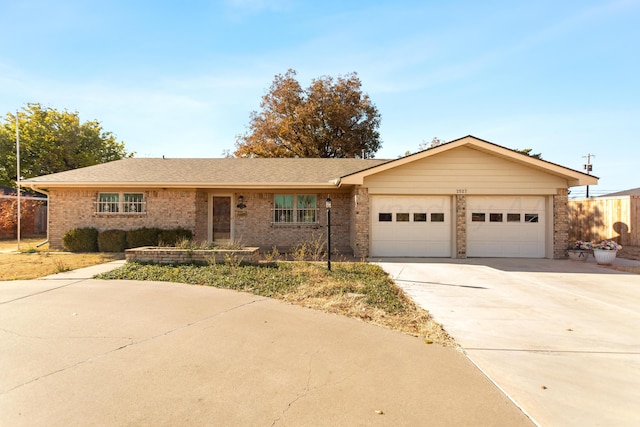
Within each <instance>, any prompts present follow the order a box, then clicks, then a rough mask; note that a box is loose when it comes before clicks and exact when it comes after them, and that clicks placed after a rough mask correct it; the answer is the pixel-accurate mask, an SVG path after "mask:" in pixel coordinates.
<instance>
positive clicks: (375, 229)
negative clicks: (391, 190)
mask: <svg viewBox="0 0 640 427" xmlns="http://www.w3.org/2000/svg"><path fill="white" fill-rule="evenodd" d="M371 221H372V224H371V256H379V257H390V256H396V257H451V255H452V253H451V247H452V244H451V241H452V234H453V231H452V225H451V197H449V196H372V197H371Z"/></svg>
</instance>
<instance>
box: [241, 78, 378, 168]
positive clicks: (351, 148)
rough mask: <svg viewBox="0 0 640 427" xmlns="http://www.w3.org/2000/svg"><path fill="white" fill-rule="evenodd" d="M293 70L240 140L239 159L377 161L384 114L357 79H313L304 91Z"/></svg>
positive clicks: (273, 87) (270, 94) (278, 83)
mask: <svg viewBox="0 0 640 427" xmlns="http://www.w3.org/2000/svg"><path fill="white" fill-rule="evenodd" d="M295 76H296V72H295V71H294V70H289V71H287V73H286V74H285V75H281V74H278V75H276V76H275V79H274V81H273V83H272V85H271V88H270V90H269V92H268V93H267V94H266V95H264V96H263V98H262V102H261V104H260V107H261V108H262V110H261V111H260V112H259V113H258V112H256V111H253V112H252V113H251V119H250V124H249V129H248V131H247V132H246V133H245V134H244V135H240V136H238V139H237V140H236V151H235V152H234V155H235V156H237V157H251V156H253V157H373V155H374V154H375V152H376V151H378V149H379V148H380V145H381V141H380V134H379V132H378V127H379V126H380V113H379V112H378V109H377V108H376V106H375V105H374V104H373V103H372V102H371V100H370V99H369V95H367V94H364V93H362V90H361V82H360V79H359V78H358V76H357V74H356V73H351V74H347V75H346V76H341V77H338V78H337V79H333V78H332V77H326V76H325V77H320V78H317V79H314V80H313V81H312V82H311V85H310V86H309V87H308V88H307V89H303V88H302V87H301V86H300V83H298V81H297V80H296V78H295Z"/></svg>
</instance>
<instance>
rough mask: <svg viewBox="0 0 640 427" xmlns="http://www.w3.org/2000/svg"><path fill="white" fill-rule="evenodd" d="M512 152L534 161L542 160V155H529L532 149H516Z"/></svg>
mask: <svg viewBox="0 0 640 427" xmlns="http://www.w3.org/2000/svg"><path fill="white" fill-rule="evenodd" d="M513 151H515V152H517V153H520V154H524V155H525V156H529V157H534V158H536V159H540V160H542V153H535V154H531V152H532V151H533V148H523V149H518V148H516V149H515V150H513Z"/></svg>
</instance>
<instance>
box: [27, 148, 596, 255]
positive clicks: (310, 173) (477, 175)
mask: <svg viewBox="0 0 640 427" xmlns="http://www.w3.org/2000/svg"><path fill="white" fill-rule="evenodd" d="M460 165H464V167H461V166H460ZM595 183H597V178H595V177H593V176H590V175H586V174H583V173H581V172H578V171H574V170H571V169H568V168H564V167H562V166H559V165H556V164H553V163H549V162H546V161H542V160H538V159H535V158H531V157H528V156H525V155H522V154H519V153H517V152H515V151H512V150H509V149H507V148H504V147H501V146H498V145H495V144H492V143H489V142H487V141H483V140H480V139H478V138H474V137H471V136H468V137H464V138H461V139H459V140H456V141H452V142H450V143H447V144H444V145H441V146H438V147H435V148H431V149H428V150H424V151H421V152H419V153H415V154H412V155H409V156H406V157H403V158H400V159H395V160H378V159H148V158H142V159H135V158H131V159H123V160H119V161H115V162H110V163H106V164H102V165H96V166H91V167H88V168H82V169H77V170H73V171H67V172H61V173H58V174H52V175H46V176H43V177H37V178H32V179H29V180H26V181H24V185H25V186H31V187H32V188H34V189H36V190H38V191H41V192H46V193H48V195H49V203H50V217H49V240H50V244H51V247H52V248H62V236H63V235H64V233H65V232H66V231H68V230H70V229H73V228H79V227H95V228H97V229H98V230H99V231H104V230H109V229H121V230H128V229H135V228H140V227H158V228H175V227H183V228H187V229H189V230H191V231H192V232H193V233H194V239H195V240H196V241H218V240H221V239H223V240H233V241H236V242H240V243H241V244H244V245H249V246H258V247H260V248H261V250H263V251H270V250H272V248H273V247H274V246H275V247H277V248H278V249H279V250H287V249H289V248H291V247H293V246H295V245H296V244H299V243H301V242H308V241H312V240H323V239H325V238H326V232H327V227H326V223H327V212H326V208H325V200H326V199H327V198H331V201H332V208H331V230H332V236H331V240H332V247H333V248H334V250H336V251H338V252H339V253H349V254H353V255H355V256H356V257H370V256H374V257H375V256H380V254H389V253H391V254H394V253H395V252H394V251H397V253H398V255H399V256H407V254H409V256H411V255H412V254H413V255H414V256H450V257H453V258H466V257H467V256H483V254H484V253H486V254H488V255H487V256H495V253H501V252H495V251H496V250H497V251H499V250H500V248H501V247H513V248H516V249H518V248H520V249H522V251H521V252H518V251H517V250H513V249H509V251H510V252H509V253H507V254H506V255H504V256H534V257H547V258H562V257H564V256H565V254H564V250H565V248H566V244H567V238H568V227H569V224H568V219H569V218H568V211H567V201H568V199H567V194H568V192H567V190H568V188H569V187H571V186H575V185H585V184H589V185H593V184H595ZM479 203H480V204H479ZM482 203H485V205H486V209H484V207H483V206H484V205H482ZM468 206H472V208H468ZM478 206H480V208H482V209H484V211H482V209H480V208H479V207H478ZM500 206H506V207H500ZM485 211H486V212H485ZM485 216H486V218H485ZM478 218H482V223H480V224H479V223H477V221H478ZM516 219H517V221H516ZM385 227H386V228H385ZM431 230H434V231H433V232H432V231H431ZM435 230H440V231H439V232H438V233H440V234H439V236H440V237H438V239H440V240H436V237H435V236H436V234H438V233H436V232H435ZM447 230H449V231H447ZM491 230H495V231H491ZM509 230H511V231H509ZM531 230H533V231H532V232H531V236H530V237H527V239H529V240H528V241H527V240H523V238H522V237H521V235H526V233H529V231H531ZM487 232H488V234H486V233H487ZM220 233H222V234H220ZM482 233H485V234H482ZM510 233H511V234H510ZM536 233H537V234H536ZM483 235H484V236H487V235H488V236H490V237H489V238H485V239H486V240H492V239H493V237H492V236H494V235H495V236H499V237H500V238H501V239H503V240H499V241H496V242H486V244H485V242H483V241H482V236H483ZM215 236H218V237H215ZM220 236H223V237H220ZM442 236H444V237H442ZM504 236H506V237H504ZM430 239H431V240H430ZM380 248H383V249H382V250H381V249H380ZM412 248H413V249H412ZM434 248H436V249H438V250H439V252H433V250H434ZM483 251H484V252H483ZM492 251H493V252H492ZM434 253H436V255H432V254H434ZM491 254H494V255H491ZM382 256H388V255H382Z"/></svg>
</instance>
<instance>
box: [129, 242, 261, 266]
mask: <svg viewBox="0 0 640 427" xmlns="http://www.w3.org/2000/svg"><path fill="white" fill-rule="evenodd" d="M124 254H125V258H126V260H127V261H132V262H151V263H155V264H188V263H192V262H201V263H206V262H212V261H213V260H215V262H216V263H223V262H225V260H226V259H227V258H228V257H231V258H232V259H234V260H238V262H244V263H248V264H258V261H259V260H260V250H259V248H244V249H237V250H236V249H179V248H166V247H157V246H145V247H141V248H133V249H127V250H126V251H125V252H124Z"/></svg>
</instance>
